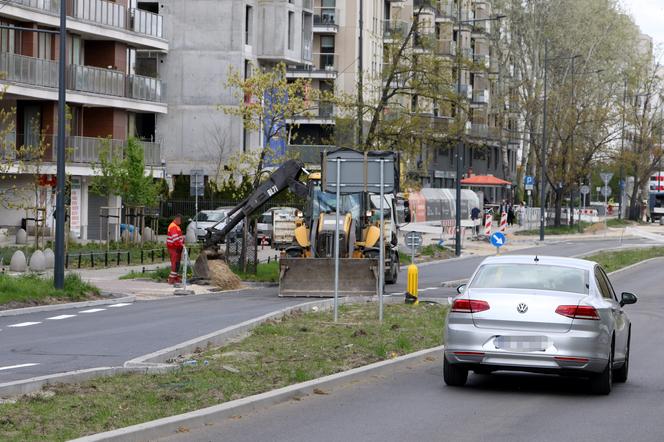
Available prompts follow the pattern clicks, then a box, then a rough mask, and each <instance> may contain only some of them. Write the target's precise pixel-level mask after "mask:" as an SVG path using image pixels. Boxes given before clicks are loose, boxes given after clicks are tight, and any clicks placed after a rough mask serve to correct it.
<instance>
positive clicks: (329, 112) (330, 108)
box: [293, 101, 334, 121]
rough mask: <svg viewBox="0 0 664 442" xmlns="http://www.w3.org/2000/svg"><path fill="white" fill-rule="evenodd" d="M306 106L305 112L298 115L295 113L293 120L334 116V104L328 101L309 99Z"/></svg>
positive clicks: (331, 117)
mask: <svg viewBox="0 0 664 442" xmlns="http://www.w3.org/2000/svg"><path fill="white" fill-rule="evenodd" d="M306 106H307V110H306V112H304V113H302V114H300V115H295V116H294V118H293V120H296V121H306V120H316V119H333V118H334V104H333V103H330V102H329V101H309V102H307V104H306Z"/></svg>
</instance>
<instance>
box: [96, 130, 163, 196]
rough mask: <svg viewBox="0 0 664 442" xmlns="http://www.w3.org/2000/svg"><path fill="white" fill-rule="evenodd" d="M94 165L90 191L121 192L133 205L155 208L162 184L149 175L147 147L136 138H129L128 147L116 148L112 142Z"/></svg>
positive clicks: (120, 194) (105, 193) (101, 193)
mask: <svg viewBox="0 0 664 442" xmlns="http://www.w3.org/2000/svg"><path fill="white" fill-rule="evenodd" d="M105 143H106V146H105V147H104V149H103V150H102V153H101V154H100V156H99V164H98V165H95V166H94V170H95V173H96V176H94V177H93V178H92V183H91V187H90V190H91V191H92V192H94V193H96V194H97V195H119V196H120V197H121V198H122V201H123V203H124V204H126V205H129V206H147V207H151V206H154V205H155V204H157V202H158V200H159V195H160V192H161V184H160V183H159V182H157V181H155V179H154V178H153V177H152V174H149V175H146V174H145V159H144V154H143V147H142V146H141V144H140V142H139V141H138V140H137V139H136V138H133V137H132V138H129V139H127V144H126V147H125V149H123V150H119V149H112V148H111V144H110V141H107V140H106V141H105Z"/></svg>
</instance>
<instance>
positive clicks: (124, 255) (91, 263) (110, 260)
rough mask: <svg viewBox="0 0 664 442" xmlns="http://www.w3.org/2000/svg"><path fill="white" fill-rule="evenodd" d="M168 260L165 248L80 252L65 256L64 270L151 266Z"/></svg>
mask: <svg viewBox="0 0 664 442" xmlns="http://www.w3.org/2000/svg"><path fill="white" fill-rule="evenodd" d="M167 259H168V253H166V248H165V247H162V248H158V249H141V250H104V251H101V250H100V251H80V252H68V253H66V254H65V268H66V269H74V268H75V269H81V268H92V269H94V268H105V267H113V266H121V265H122V266H124V265H127V266H130V265H132V264H152V263H158V262H165V261H166V260H167Z"/></svg>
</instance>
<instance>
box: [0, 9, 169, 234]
mask: <svg viewBox="0 0 664 442" xmlns="http://www.w3.org/2000/svg"><path fill="white" fill-rule="evenodd" d="M62 1H67V42H66V46H67V51H66V54H65V55H64V57H63V56H61V54H59V53H58V51H59V38H58V36H57V35H53V34H46V33H35V32H29V31H21V30H18V29H16V30H14V29H11V27H17V28H18V27H21V28H32V29H51V30H57V29H59V8H60V0H6V1H3V3H2V7H1V8H0V24H2V25H4V26H7V27H9V29H7V28H5V29H2V30H0V72H2V73H3V76H2V78H1V79H0V86H2V87H3V88H4V95H3V97H2V101H1V103H0V106H2V108H3V109H5V110H7V111H10V112H11V113H12V115H13V120H14V121H12V122H9V123H10V125H9V126H11V127H8V128H7V129H11V130H5V131H4V132H5V133H7V136H6V137H5V140H3V149H2V156H3V161H5V162H6V163H5V164H7V163H12V164H13V165H12V166H11V167H10V169H9V170H7V172H13V173H16V172H18V175H17V177H16V178H15V179H6V180H2V181H0V182H1V183H2V184H0V185H2V186H13V185H16V186H17V188H18V189H17V191H16V192H12V194H11V195H10V194H6V195H3V198H4V199H5V200H4V201H3V204H2V205H1V207H0V226H18V225H20V224H21V220H22V219H23V218H29V217H30V215H29V214H28V213H27V212H26V211H25V210H24V209H16V208H15V207H16V206H17V205H19V206H22V207H29V206H32V207H34V206H35V205H36V206H41V207H46V209H47V211H46V213H45V214H44V216H45V223H46V225H47V226H50V225H52V220H53V217H52V211H53V207H54V199H55V198H54V187H53V186H54V185H55V179H54V176H55V146H56V135H55V134H56V132H57V99H58V91H57V87H58V63H61V62H64V63H66V80H65V81H66V88H67V105H68V121H67V138H66V140H65V145H66V148H67V154H66V157H67V174H68V175H71V189H70V191H69V193H68V197H67V205H68V206H69V212H70V226H71V234H72V236H75V237H76V238H80V239H83V240H85V239H101V238H102V225H104V224H105V222H106V221H103V220H102V219H101V218H100V212H101V211H103V210H102V209H101V208H102V207H119V206H120V204H121V201H119V198H117V197H115V196H112V195H111V196H99V195H94V194H93V193H91V192H89V183H90V177H91V176H92V175H94V174H95V170H94V164H95V163H98V160H99V155H100V153H101V151H102V149H103V148H104V147H105V146H110V148H112V149H113V150H114V151H116V152H118V151H121V150H122V149H123V148H124V146H125V145H126V140H127V138H128V137H137V138H138V139H140V140H142V142H143V147H144V151H145V163H146V167H147V168H148V170H149V171H151V172H152V173H153V174H154V176H157V177H158V176H162V175H163V172H162V170H163V169H162V158H163V155H162V152H161V146H160V143H159V142H158V141H157V138H156V132H155V122H156V118H157V116H158V115H164V114H166V112H167V105H166V103H165V95H164V94H165V87H164V84H163V83H162V80H161V79H160V78H158V76H157V73H158V71H157V70H156V69H152V68H151V67H150V66H147V65H146V64H145V63H140V62H139V60H138V59H137V54H138V53H140V52H142V51H151V52H154V53H160V54H162V53H166V52H167V51H168V49H169V44H168V41H167V40H166V33H165V30H164V23H163V18H162V16H161V14H160V12H161V8H160V4H159V3H157V2H150V1H145V2H143V1H137V0H116V1H105V0H62ZM100 138H107V139H109V141H108V142H102V141H100ZM42 140H43V142H42ZM37 144H40V145H42V146H43V147H44V148H45V153H44V156H43V158H41V160H40V161H38V163H39V164H40V168H39V175H40V176H39V177H35V174H34V170H27V169H25V168H23V169H22V168H21V167H20V166H19V164H22V163H28V164H30V162H31V161H32V162H34V161H33V160H34V159H31V158H17V157H16V149H15V148H14V146H16V147H18V148H20V147H21V146H34V145H37ZM35 180H38V181H39V182H40V183H43V186H40V187H39V189H38V192H37V195H36V196H34V193H35V192H29V191H26V192H23V191H25V190H26V189H30V188H31V187H32V186H33V185H32V183H34V182H35ZM9 199H14V200H13V201H9ZM35 200H37V201H35ZM12 207H14V208H12ZM111 222H116V223H117V220H115V221H113V220H112V221H111Z"/></svg>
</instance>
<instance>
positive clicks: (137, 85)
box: [0, 52, 164, 102]
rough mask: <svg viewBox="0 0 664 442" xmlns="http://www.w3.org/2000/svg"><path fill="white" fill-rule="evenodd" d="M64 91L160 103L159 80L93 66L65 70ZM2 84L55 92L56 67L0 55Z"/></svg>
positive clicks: (56, 83) (46, 61)
mask: <svg viewBox="0 0 664 442" xmlns="http://www.w3.org/2000/svg"><path fill="white" fill-rule="evenodd" d="M67 69H68V75H67V89H69V90H73V91H78V92H86V93H92V94H100V95H109V96H113V97H123V98H131V99H134V100H141V101H152V102H163V101H164V94H163V89H164V85H163V83H162V82H161V80H159V79H156V78H151V77H141V76H138V75H129V76H127V75H125V74H124V73H122V72H120V71H114V70H111V69H103V68H97V67H93V66H81V65H69V66H67ZM0 72H5V73H6V75H5V77H4V78H3V79H2V80H1V81H2V82H10V83H18V84H25V85H30V86H38V87H45V88H51V89H55V88H57V87H58V63H57V62H56V61H52V60H42V59H40V58H34V57H26V56H24V55H17V54H9V53H7V52H1V53H0Z"/></svg>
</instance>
